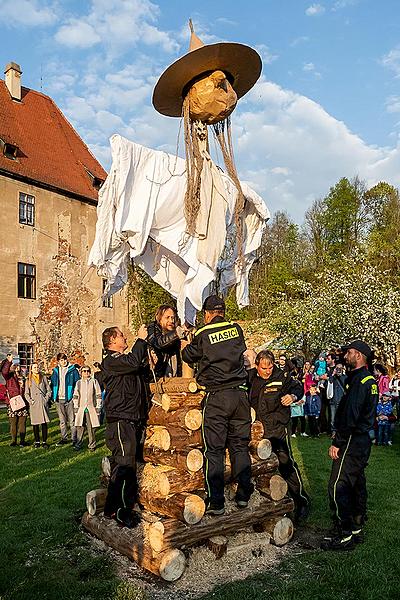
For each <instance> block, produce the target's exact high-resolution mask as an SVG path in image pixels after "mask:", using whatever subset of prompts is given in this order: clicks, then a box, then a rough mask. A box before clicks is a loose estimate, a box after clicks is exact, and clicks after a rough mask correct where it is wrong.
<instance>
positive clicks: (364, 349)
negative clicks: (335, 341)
mask: <svg viewBox="0 0 400 600" xmlns="http://www.w3.org/2000/svg"><path fill="white" fill-rule="evenodd" d="M351 348H353V349H354V350H358V352H361V354H364V356H366V357H367V358H369V357H370V356H371V354H372V350H371V348H370V347H369V346H368V344H366V343H365V342H363V341H362V340H353V341H352V342H350V343H349V344H346V346H342V350H343V352H347V350H350V349H351Z"/></svg>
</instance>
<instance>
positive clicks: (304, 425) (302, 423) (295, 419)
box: [292, 417, 306, 433]
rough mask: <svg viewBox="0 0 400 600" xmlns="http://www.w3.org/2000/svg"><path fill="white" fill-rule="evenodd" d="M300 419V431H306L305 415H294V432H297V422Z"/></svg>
mask: <svg viewBox="0 0 400 600" xmlns="http://www.w3.org/2000/svg"><path fill="white" fill-rule="evenodd" d="M299 421H300V432H301V433H304V432H305V430H306V418H305V417H292V433H296V430H297V424H298V422H299Z"/></svg>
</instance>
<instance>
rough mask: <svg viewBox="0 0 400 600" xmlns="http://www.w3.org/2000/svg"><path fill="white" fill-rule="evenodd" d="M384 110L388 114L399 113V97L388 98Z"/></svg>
mask: <svg viewBox="0 0 400 600" xmlns="http://www.w3.org/2000/svg"><path fill="white" fill-rule="evenodd" d="M386 110H387V112H388V113H400V96H389V98H388V99H387V100H386Z"/></svg>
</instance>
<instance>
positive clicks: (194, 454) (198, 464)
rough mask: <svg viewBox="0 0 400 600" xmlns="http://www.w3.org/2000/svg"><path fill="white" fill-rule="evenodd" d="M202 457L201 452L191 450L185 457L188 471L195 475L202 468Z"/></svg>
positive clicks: (194, 449)
mask: <svg viewBox="0 0 400 600" xmlns="http://www.w3.org/2000/svg"><path fill="white" fill-rule="evenodd" d="M203 462H204V457H203V453H202V451H201V450H198V449H197V448H193V450H190V452H189V453H188V455H187V457H186V465H187V468H188V469H189V471H191V472H192V473H197V471H200V469H201V468H202V467H203Z"/></svg>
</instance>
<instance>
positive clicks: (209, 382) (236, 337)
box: [182, 316, 246, 392]
mask: <svg viewBox="0 0 400 600" xmlns="http://www.w3.org/2000/svg"><path fill="white" fill-rule="evenodd" d="M245 350H246V344H245V342H244V336H243V331H242V329H241V327H240V325H238V324H237V323H231V322H227V321H225V320H224V319H223V317H219V316H217V317H214V319H213V320H212V321H211V323H209V324H208V325H205V326H204V327H201V328H200V329H198V330H197V331H196V333H195V334H194V338H193V340H192V342H191V343H190V344H189V345H188V346H186V348H184V349H183V351H182V360H183V361H184V362H186V363H188V364H191V365H192V364H194V363H197V365H198V368H197V374H196V379H197V381H198V382H199V384H200V385H203V386H204V387H205V388H206V390H208V391H210V392H211V391H216V390H223V389H227V388H234V387H239V386H240V385H245V384H246V370H245V368H244V358H243V352H245Z"/></svg>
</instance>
